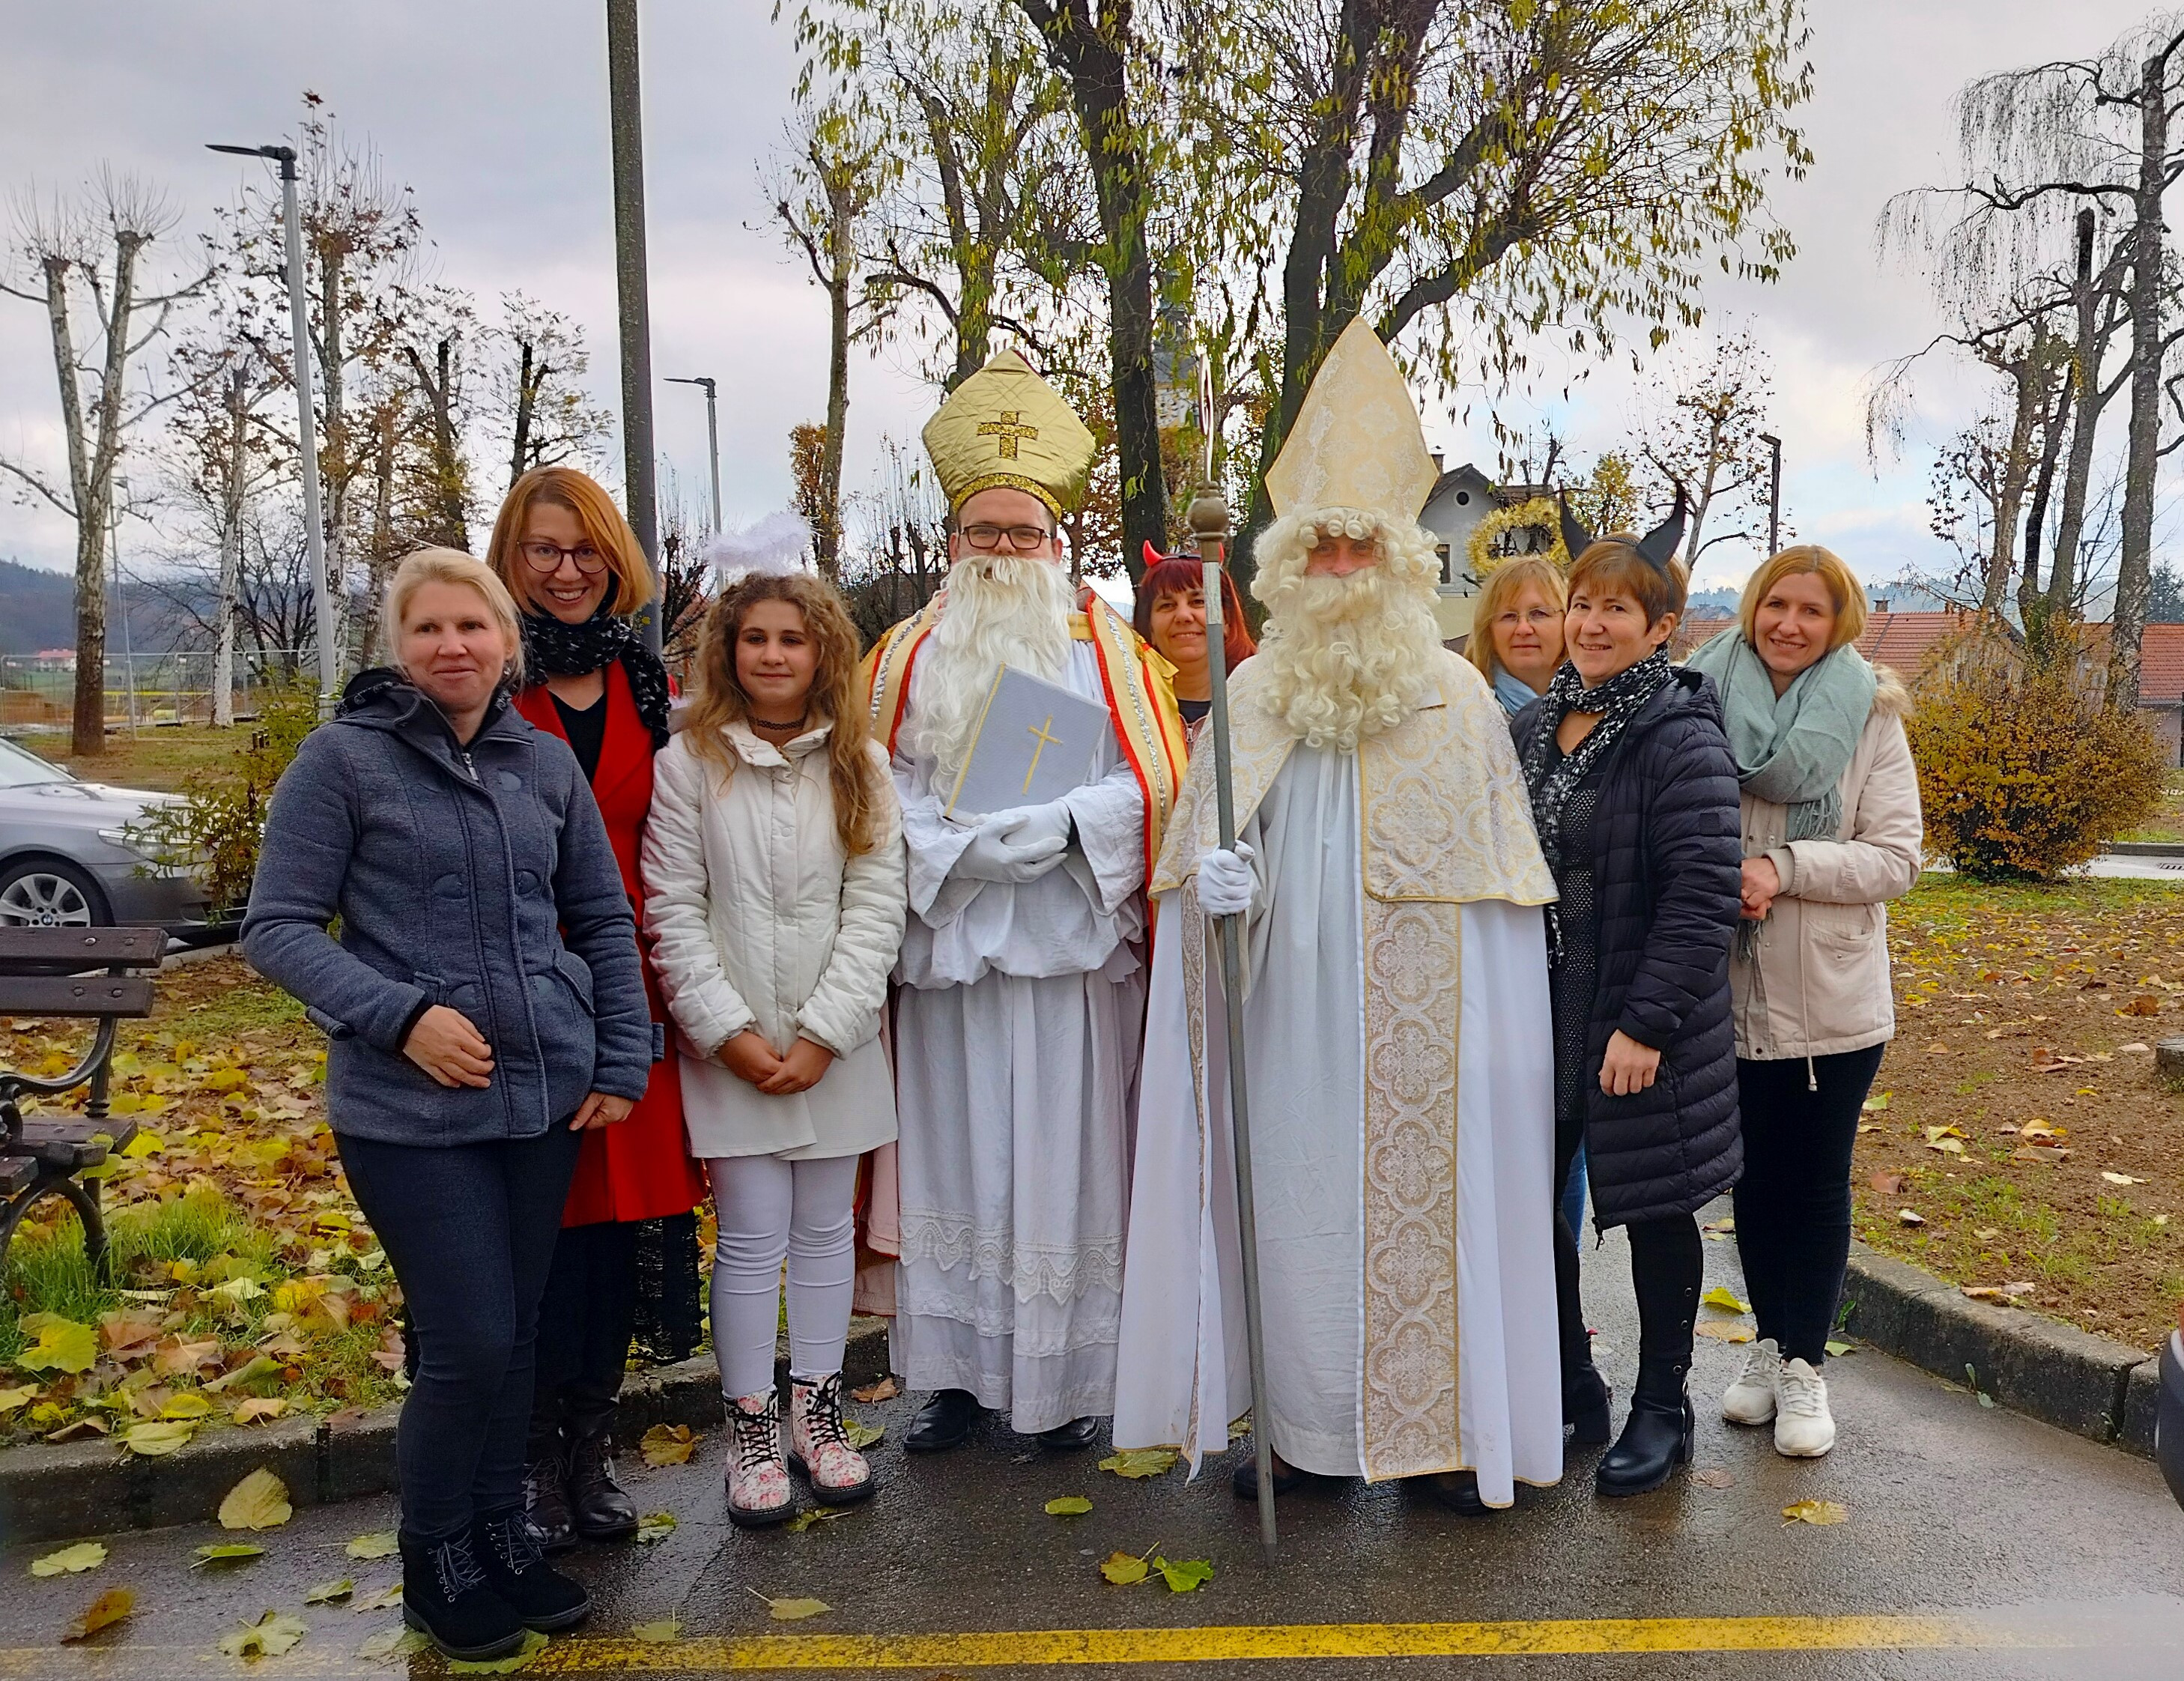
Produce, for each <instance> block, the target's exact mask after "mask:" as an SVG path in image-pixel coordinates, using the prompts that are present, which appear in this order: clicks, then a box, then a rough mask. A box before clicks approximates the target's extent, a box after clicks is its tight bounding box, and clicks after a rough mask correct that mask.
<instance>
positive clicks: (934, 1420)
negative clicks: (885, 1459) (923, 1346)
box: [902, 1389, 982, 1454]
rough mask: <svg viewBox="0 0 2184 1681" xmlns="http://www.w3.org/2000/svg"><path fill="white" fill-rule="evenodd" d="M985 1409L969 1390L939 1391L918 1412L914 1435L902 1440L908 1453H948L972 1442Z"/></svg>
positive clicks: (912, 1431) (903, 1447)
mask: <svg viewBox="0 0 2184 1681" xmlns="http://www.w3.org/2000/svg"><path fill="white" fill-rule="evenodd" d="M981 1410H982V1409H981V1408H980V1407H979V1405H978V1397H977V1396H976V1395H974V1394H972V1393H971V1392H970V1391H969V1390H968V1389H936V1390H934V1391H933V1399H931V1400H929V1401H928V1402H927V1403H926V1404H925V1405H923V1406H922V1407H920V1408H919V1409H918V1410H917V1417H916V1418H915V1419H914V1420H912V1421H911V1427H910V1433H909V1434H908V1435H907V1436H905V1437H904V1438H902V1450H903V1452H905V1453H906V1454H944V1453H946V1452H947V1451H948V1450H949V1449H950V1448H960V1447H961V1446H962V1445H963V1444H964V1442H965V1441H966V1440H967V1439H968V1438H969V1437H970V1434H971V1427H972V1425H974V1424H976V1423H977V1422H978V1414H979V1412H980V1411H981Z"/></svg>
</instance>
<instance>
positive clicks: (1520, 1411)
mask: <svg viewBox="0 0 2184 1681" xmlns="http://www.w3.org/2000/svg"><path fill="white" fill-rule="evenodd" d="M1358 787H1359V784H1358V761H1357V755H1355V754H1345V753H1336V752H1329V751H1318V750H1316V749H1313V748H1310V747H1307V746H1298V747H1296V748H1295V751H1292V752H1291V753H1290V757H1289V758H1288V761H1287V762H1286V763H1285V764H1284V765H1283V767H1282V768H1281V770H1280V771H1279V773H1277V775H1276V776H1275V778H1274V779H1273V784H1272V785H1271V786H1270V787H1269V789H1268V792H1267V795H1266V797H1265V798H1264V800H1263V801H1262V802H1261V803H1260V804H1259V806H1258V808H1257V810H1256V812H1255V813H1253V814H1252V816H1251V819H1250V821H1249V822H1248V823H1247V824H1245V831H1244V835H1243V838H1244V839H1245V840H1246V841H1250V842H1251V845H1252V846H1253V847H1254V848H1255V850H1256V854H1257V860H1256V865H1255V870H1256V874H1257V876H1258V880H1259V885H1258V890H1257V895H1256V901H1255V903H1254V905H1253V908H1252V910H1251V913H1250V915H1249V917H1248V918H1247V919H1246V929H1247V934H1248V939H1247V958H1246V962H1247V965H1248V968H1247V981H1246V987H1247V998H1246V1002H1245V1016H1244V1021H1245V1028H1244V1030H1245V1051H1246V1053H1247V1056H1248V1057H1249V1062H1248V1064H1247V1070H1248V1073H1249V1075H1250V1088H1251V1089H1250V1092H1249V1097H1250V1099H1251V1141H1252V1142H1251V1150H1252V1166H1253V1173H1254V1177H1255V1189H1256V1195H1255V1198H1254V1201H1255V1202H1256V1205H1257V1209H1258V1218H1259V1243H1258V1248H1259V1267H1260V1283H1261V1296H1262V1305H1263V1308H1264V1320H1265V1327H1266V1339H1267V1378H1268V1387H1269V1390H1270V1393H1269V1395H1268V1407H1267V1412H1268V1417H1267V1420H1266V1422H1267V1424H1268V1428H1269V1431H1270V1433H1271V1435H1272V1438H1273V1447H1274V1450H1275V1451H1276V1452H1277V1453H1278V1454H1279V1455H1281V1456H1282V1458H1283V1459H1284V1460H1287V1461H1288V1462H1289V1463H1290V1464H1291V1465H1295V1466H1300V1467H1301V1468H1303V1469H1305V1470H1307V1471H1312V1472H1320V1473H1322V1474H1323V1475H1328V1476H1346V1477H1357V1476H1368V1475H1372V1474H1374V1472H1375V1466H1374V1463H1373V1453H1372V1452H1371V1451H1369V1450H1368V1443H1367V1441H1366V1440H1365V1436H1366V1430H1365V1423H1366V1421H1367V1419H1368V1417H1385V1416H1388V1415H1389V1414H1390V1412H1397V1413H1400V1412H1405V1411H1415V1412H1417V1413H1418V1414H1420V1415H1430V1416H1435V1417H1440V1416H1446V1418H1447V1423H1448V1425H1452V1426H1453V1428H1448V1427H1446V1426H1442V1427H1438V1428H1437V1430H1436V1431H1428V1432H1418V1431H1415V1430H1413V1431H1412V1432H1408V1433H1407V1437H1406V1444H1405V1449H1404V1454H1403V1456H1402V1458H1401V1460H1399V1461H1398V1462H1396V1464H1395V1465H1394V1466H1393V1468H1389V1467H1387V1466H1385V1465H1384V1466H1382V1467H1381V1468H1380V1471H1379V1474H1382V1475H1398V1476H1400V1475H1412V1474H1419V1473H1422V1472H1427V1471H1437V1470H1447V1469H1454V1468H1457V1467H1459V1466H1462V1467H1469V1468H1472V1469H1474V1470H1476V1471H1477V1472H1478V1474H1479V1490H1480V1494H1481V1496H1482V1498H1484V1499H1485V1501H1486V1502H1487V1503H1488V1504H1489V1505H1507V1504H1509V1503H1510V1501H1511V1499H1513V1483H1514V1482H1517V1481H1523V1482H1529V1483H1552V1482H1554V1481H1555V1480H1556V1479H1557V1478H1558V1477H1560V1475H1561V1473H1562V1444H1563V1435H1562V1404H1561V1386H1560V1375H1559V1365H1558V1360H1557V1349H1556V1338H1555V1294H1554V1290H1555V1284H1554V1266H1553V1260H1552V1251H1551V1249H1550V1248H1549V1243H1548V1224H1547V1222H1548V1218H1549V1211H1550V1209H1551V1206H1552V1201H1553V1198H1552V1195H1551V1193H1550V1187H1549V1183H1548V1181H1549V1178H1550V1176H1551V1171H1552V1167H1551V1156H1552V1148H1553V1127H1554V1120H1553V1102H1554V1078H1553V1054H1552V1044H1551V1040H1550V1030H1549V1025H1548V1008H1547V975H1546V938H1545V935H1544V931H1543V925H1542V920H1541V913H1540V911H1539V910H1538V909H1537V908H1535V907H1531V906H1526V905H1518V904H1512V903H1509V902H1507V901H1503V900H1496V899H1482V900H1479V901H1477V902H1470V903H1466V904H1463V906H1462V907H1461V908H1460V911H1461V916H1460V929H1461V950H1460V952H1456V953H1453V954H1451V955H1452V958H1453V963H1454V967H1455V969H1456V970H1457V975H1458V976H1459V980H1458V984H1459V985H1460V987H1461V1002H1460V1006H1459V1014H1458V1016H1457V1020H1456V1024H1455V1025H1456V1027H1457V1042H1456V1044H1454V1045H1452V1046H1449V1047H1447V1049H1448V1050H1449V1051H1452V1052H1454V1053H1455V1070H1454V1072H1455V1075H1456V1078H1455V1081H1454V1086H1455V1099H1456V1114H1455V1117H1454V1120H1455V1133H1456V1150H1455V1159H1454V1160H1453V1162H1449V1161H1447V1160H1446V1158H1442V1159H1440V1162H1439V1163H1438V1164H1437V1167H1436V1171H1435V1174H1434V1176H1433V1177H1434V1178H1435V1180H1437V1181H1438V1183H1439V1184H1440V1186H1442V1187H1446V1185H1447V1180H1446V1177H1445V1176H1446V1174H1448V1173H1449V1172H1450V1171H1451V1170H1452V1171H1453V1175H1454V1181H1455V1182H1454V1186H1453V1190H1454V1197H1453V1199H1452V1202H1450V1203H1448V1204H1446V1206H1448V1207H1449V1208H1450V1209H1451V1211H1452V1213H1453V1215H1454V1223H1455V1233H1454V1236H1455V1243H1454V1250H1453V1259H1454V1266H1453V1269H1452V1270H1450V1269H1449V1268H1448V1265H1447V1259H1446V1258H1447V1256H1448V1253H1449V1252H1448V1250H1447V1249H1446V1247H1444V1246H1445V1243H1446V1239H1445V1238H1444V1237H1440V1234H1438V1233H1437V1232H1429V1231H1424V1230H1420V1231H1418V1234H1417V1235H1418V1237H1419V1239H1420V1241H1418V1242H1416V1243H1408V1244H1405V1243H1401V1242H1384V1243H1382V1244H1381V1245H1380V1246H1379V1248H1378V1250H1377V1251H1375V1246H1374V1245H1373V1243H1371V1242H1370V1241H1369V1238H1368V1231H1369V1229H1370V1228H1373V1227H1374V1226H1385V1225H1387V1224H1388V1223H1389V1222H1388V1206H1389V1204H1388V1193H1387V1191H1386V1189H1385V1186H1384V1183H1383V1179H1384V1177H1385V1175H1378V1174H1375V1173H1374V1172H1372V1171H1368V1165H1369V1164H1368V1160H1367V1159H1366V1158H1367V1148H1366V1138H1367V1134H1368V1117H1367V1114H1366V1108H1367V1105H1366V1096H1365V1094H1366V1090H1367V1086H1368V1053H1367V1048H1366V1047H1367V1041H1368V1021H1367V1006H1366V998H1367V987H1366V984H1365V974H1366V971H1365V964H1366V963H1367V961H1368V947H1371V948H1372V955H1371V959H1370V960H1371V961H1372V962H1373V963H1375V964H1376V965H1377V966H1379V969H1380V970H1381V972H1382V973H1383V974H1384V975H1394V976H1396V979H1395V980H1394V981H1393V983H1392V984H1393V986H1394V990H1395V991H1396V992H1398V993H1400V992H1401V991H1403V983H1402V981H1401V977H1400V967H1401V964H1403V963H1405V962H1406V961H1415V957H1414V955H1412V956H1408V957H1407V954H1406V952H1405V951H1404V950H1403V949H1402V947H1401V944H1400V942H1397V943H1396V944H1394V945H1386V946H1382V947H1375V946H1373V942H1372V941H1371V939H1370V936H1369V935H1368V929H1367V917H1366V905H1365V901H1364V897H1363V885H1362V884H1363V880H1364V874H1365V872H1364V870H1363V868H1362V858H1361V854H1360V850H1359V849H1360V846H1361V841H1360V835H1361V832H1362V827H1361V824H1360V822H1359V809H1358V799H1359V793H1358ZM1191 891H1194V890H1193V888H1192V887H1190V885H1184V886H1183V887H1181V888H1179V889H1177V890H1175V891H1170V892H1167V893H1164V894H1162V896H1161V900H1160V927H1159V933H1158V937H1157V939H1156V941H1155V944H1154V951H1155V957H1154V971H1153V976H1152V987H1151V1003H1150V1014H1149V1016H1148V1019H1147V1028H1146V1035H1145V1065H1144V1069H1143V1072H1142V1076H1141V1089H1142V1092H1143V1097H1142V1101H1141V1103H1140V1106H1139V1115H1138V1131H1137V1145H1136V1153H1137V1159H1136V1173H1135V1178H1134V1187H1135V1188H1134V1198H1133V1203H1132V1208H1131V1215H1130V1229H1129V1248H1128V1279H1127V1282H1126V1285H1125V1288H1124V1297H1123V1334H1122V1348H1121V1356H1120V1374H1119V1377H1118V1379H1117V1397H1116V1410H1115V1438H1114V1439H1115V1444H1116V1446H1117V1447H1118V1448H1128V1447H1151V1446H1156V1445H1160V1444H1182V1445H1183V1447H1184V1449H1185V1451H1186V1452H1187V1453H1188V1454H1189V1455H1190V1458H1191V1461H1192V1468H1193V1472H1194V1473H1195V1470H1196V1468H1197V1464H1198V1460H1199V1459H1200V1458H1201V1455H1205V1454H1207V1453H1215V1454H1217V1453H1220V1452H1222V1451H1223V1450H1224V1449H1226V1448H1227V1446H1228V1428H1229V1421H1230V1420H1231V1419H1233V1418H1235V1417H1237V1416H1240V1415H1242V1414H1243V1413H1245V1412H1246V1411H1248V1410H1250V1408H1251V1377H1250V1368H1249V1365H1248V1362H1247V1360H1246V1358H1245V1328H1244V1310H1243V1282H1242V1274H1241V1259H1240V1250H1239V1248H1238V1244H1237V1230H1236V1181H1235V1166H1234V1155H1233V1153H1232V1151H1231V1144H1230V1136H1231V1135H1230V1127H1229V1083H1228V1082H1229V1075H1228V1057H1227V1037H1226V1035H1227V1031H1228V1030H1227V1026H1226V1018H1225V1017H1224V1015H1223V1002H1222V996H1221V980H1220V970H1219V959H1218V957H1217V948H1215V947H1212V942H1211V941H1206V946H1207V947H1208V949H1207V951H1206V958H1205V970H1204V974H1205V980H1204V997H1205V1001H1206V1002H1205V1012H1204V1020H1203V1025H1202V1032H1203V1047H1202V1054H1201V1057H1200V1058H1199V1059H1198V1063H1197V1068H1196V1072H1195V1075H1194V1064H1193V1058H1192V1054H1191V1046H1190V1021H1189V1016H1188V1012H1187V1009H1186V1006H1185V996H1184V962H1185V959H1186V956H1187V947H1189V945H1190V937H1189V932H1188V931H1187V930H1186V929H1185V927H1184V920H1185V919H1184V911H1185V909H1186V907H1185V906H1184V902H1183V896H1184V895H1185V894H1188V893H1190V892H1191ZM1190 921H1191V924H1192V925H1193V928H1194V929H1199V928H1201V927H1202V924H1200V922H1199V919H1197V917H1196V916H1195V913H1194V914H1193V915H1192V917H1191V918H1190ZM1202 937H1203V935H1202V934H1201V938H1202ZM1405 1043H1406V1042H1405V1041H1404V1040H1403V1039H1401V1036H1396V1037H1394V1038H1391V1039H1390V1040H1389V1041H1388V1042H1387V1043H1386V1044H1385V1045H1384V1046H1383V1047H1382V1048H1381V1050H1380V1052H1379V1053H1378V1054H1379V1058H1383V1059H1385V1061H1386V1063H1387V1064H1388V1065H1387V1066H1385V1067H1379V1068H1376V1069H1374V1070H1373V1073H1374V1077H1375V1078H1377V1079H1379V1080H1381V1081H1385V1082H1390V1083H1392V1084H1394V1085H1396V1086H1402V1085H1404V1084H1406V1083H1407V1082H1409V1081H1413V1080H1428V1081H1429V1083H1430V1079H1431V1078H1439V1077H1445V1076H1439V1075H1435V1069H1436V1068H1437V1067H1438V1066H1439V1064H1440V1059H1441V1056H1442V1054H1443V1053H1440V1051H1439V1048H1438V1047H1427V1046H1425V1045H1424V1044H1420V1045H1418V1046H1417V1047H1413V1049H1414V1053H1415V1054H1418V1055H1419V1056H1421V1057H1422V1058H1423V1065H1422V1067H1421V1068H1419V1069H1407V1068H1405V1067H1404V1066H1402V1065H1401V1064H1402V1059H1403V1051H1404V1046H1405ZM1194 1081H1195V1082H1196V1083H1197V1084H1198V1086H1199V1090H1200V1092H1201V1095H1202V1098H1203V1107H1204V1112H1205V1114H1206V1115H1207V1116H1208V1117H1209V1118H1210V1120H1209V1124H1208V1125H1206V1126H1205V1127H1204V1128H1203V1130H1201V1121H1200V1113H1201V1106H1200V1104H1199V1103H1197V1102H1195V1101H1194V1097H1193V1085H1194ZM1399 1165H1400V1164H1385V1167H1387V1168H1389V1169H1394V1168H1396V1167H1397V1166H1399ZM1376 1209H1378V1210H1379V1217H1378V1218H1377V1219H1376V1217H1375V1211H1376ZM1442 1218H1446V1216H1442ZM1417 1219H1418V1216H1417V1215H1415V1214H1412V1213H1405V1214H1402V1215H1399V1216H1398V1217H1397V1219H1396V1222H1395V1223H1396V1229H1397V1231H1399V1232H1400V1231H1401V1226H1402V1224H1403V1221H1404V1220H1412V1221H1416V1220H1417ZM1428 1223H1429V1224H1431V1223H1435V1222H1428ZM1368 1251H1374V1252H1375V1253H1377V1254H1378V1255H1379V1259H1377V1260H1376V1261H1374V1262H1373V1263H1370V1265H1378V1266H1381V1267H1385V1268H1397V1267H1407V1268H1410V1269H1412V1270H1414V1271H1416V1270H1424V1271H1427V1272H1429V1273H1432V1274H1433V1275H1435V1276H1432V1277H1430V1278H1427V1279H1425V1280H1423V1281H1421V1280H1418V1279H1406V1280H1403V1281H1401V1283H1402V1284H1403V1285H1404V1286H1405V1287H1406V1288H1407V1291H1408V1293H1410V1294H1412V1295H1413V1296H1423V1297H1424V1298H1427V1299H1431V1300H1438V1299H1442V1298H1446V1296H1447V1295H1448V1294H1449V1293H1453V1295H1454V1298H1455V1304H1456V1322H1457V1349H1455V1350H1453V1351H1452V1352H1453V1353H1454V1354H1455V1355H1456V1356H1457V1357H1456V1358H1455V1359H1454V1360H1452V1361H1451V1362H1448V1364H1447V1369H1446V1371H1444V1372H1443V1373H1442V1374H1441V1375H1440V1377H1439V1378H1438V1379H1437V1380H1435V1381H1438V1382H1441V1383H1443V1384H1446V1382H1449V1381H1451V1380H1455V1379H1458V1378H1459V1377H1460V1381H1459V1382H1457V1385H1456V1387H1457V1407H1456V1408H1455V1409H1453V1410H1452V1411H1450V1412H1448V1413H1447V1414H1446V1415H1444V1414H1443V1413H1442V1412H1441V1410H1439V1409H1436V1408H1433V1407H1431V1406H1429V1405H1427V1404H1428V1403H1429V1401H1430V1400H1431V1399H1432V1397H1431V1395H1430V1394H1429V1393H1420V1394H1418V1395H1416V1396H1409V1395H1406V1394H1404V1393H1401V1392H1402V1391H1404V1390H1406V1389H1408V1388H1414V1387H1417V1385H1418V1383H1419V1382H1420V1380H1421V1374H1420V1373H1419V1372H1418V1371H1416V1370H1414V1369H1408V1368H1407V1366H1406V1363H1405V1360H1404V1356H1403V1349H1404V1345H1405V1343H1406V1340H1407V1339H1406V1338H1402V1337H1400V1336H1398V1337H1396V1338H1392V1339H1391V1340H1390V1343H1388V1345H1387V1346H1386V1347H1385V1349H1384V1350H1383V1351H1382V1353H1381V1354H1379V1355H1378V1356H1377V1357H1375V1356H1373V1355H1371V1354H1369V1352H1368V1311H1369V1310H1368V1304H1369V1303H1370V1302H1371V1301H1372V1299H1373V1298H1374V1295H1375V1292H1376V1281H1375V1280H1374V1279H1373V1277H1372V1276H1369V1272H1368ZM1412 1340H1415V1339H1412ZM1428 1364H1429V1365H1430V1362H1429V1363H1428ZM1426 1376H1427V1377H1431V1373H1430V1372H1429V1373H1428V1374H1426ZM1429 1387H1430V1386H1429ZM1422 1435H1423V1436H1424V1437H1428V1438H1430V1439H1421V1437H1422Z"/></svg>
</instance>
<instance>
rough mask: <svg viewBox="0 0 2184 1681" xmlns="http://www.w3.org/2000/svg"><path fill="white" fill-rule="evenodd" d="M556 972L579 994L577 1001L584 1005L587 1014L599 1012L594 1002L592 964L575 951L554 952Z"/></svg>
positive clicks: (571, 989) (570, 988)
mask: <svg viewBox="0 0 2184 1681" xmlns="http://www.w3.org/2000/svg"><path fill="white" fill-rule="evenodd" d="M554 974H556V975H560V977H561V979H562V980H565V981H567V982H568V983H569V990H570V991H572V992H574V993H575V994H576V995H577V1002H578V1003H580V1004H582V1006H583V1007H584V1014H586V1015H595V1014H598V1007H597V1006H596V1005H595V1004H593V1002H592V966H591V965H590V964H589V963H586V962H585V961H584V960H583V959H582V958H580V957H578V956H577V954H576V953H575V952H569V951H560V952H554Z"/></svg>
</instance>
